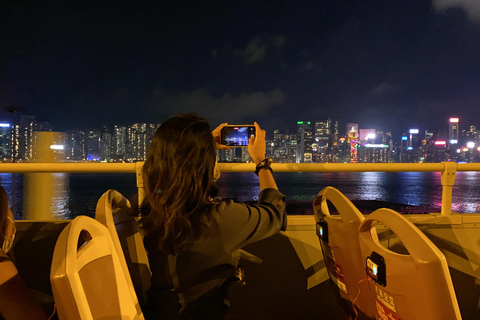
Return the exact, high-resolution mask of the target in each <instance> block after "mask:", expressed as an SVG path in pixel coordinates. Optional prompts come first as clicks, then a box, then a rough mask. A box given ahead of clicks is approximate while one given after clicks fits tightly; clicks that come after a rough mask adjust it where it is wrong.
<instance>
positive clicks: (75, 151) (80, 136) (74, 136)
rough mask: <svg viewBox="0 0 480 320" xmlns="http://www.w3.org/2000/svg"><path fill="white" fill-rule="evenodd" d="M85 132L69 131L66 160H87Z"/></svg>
mask: <svg viewBox="0 0 480 320" xmlns="http://www.w3.org/2000/svg"><path fill="white" fill-rule="evenodd" d="M85 137H86V134H85V131H83V130H68V131H67V132H66V133H65V159H66V160H75V161H82V160H86V158H87V157H86V154H85V146H86V144H85Z"/></svg>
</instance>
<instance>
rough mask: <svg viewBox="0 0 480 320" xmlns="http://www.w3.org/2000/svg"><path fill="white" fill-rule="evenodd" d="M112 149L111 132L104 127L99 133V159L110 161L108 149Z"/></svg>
mask: <svg viewBox="0 0 480 320" xmlns="http://www.w3.org/2000/svg"><path fill="white" fill-rule="evenodd" d="M111 149H112V134H111V133H110V132H109V131H108V129H106V128H104V129H103V130H102V133H101V134H100V159H101V160H102V161H107V162H108V161H110V151H111Z"/></svg>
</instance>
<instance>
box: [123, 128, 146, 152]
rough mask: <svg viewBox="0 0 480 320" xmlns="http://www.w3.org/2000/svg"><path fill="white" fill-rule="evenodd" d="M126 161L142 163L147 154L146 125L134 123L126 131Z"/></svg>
mask: <svg viewBox="0 0 480 320" xmlns="http://www.w3.org/2000/svg"><path fill="white" fill-rule="evenodd" d="M127 141H128V144H127V159H128V160H129V161H142V160H144V159H145V157H146V154H147V124H146V123H134V124H132V125H131V126H129V127H128V129H127Z"/></svg>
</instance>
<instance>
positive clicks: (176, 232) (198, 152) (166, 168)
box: [140, 113, 218, 253]
mask: <svg viewBox="0 0 480 320" xmlns="http://www.w3.org/2000/svg"><path fill="white" fill-rule="evenodd" d="M215 163H216V148H215V142H214V140H213V136H212V131H211V129H210V125H209V124H208V122H207V120H206V119H205V118H203V117H201V116H199V115H197V114H191V113H184V114H180V115H177V116H174V117H172V118H170V119H168V120H167V121H165V122H164V123H163V124H162V125H161V126H160V127H159V128H158V130H157V131H156V132H155V135H154V137H153V140H152V143H151V145H150V148H149V150H148V153H147V159H146V161H145V164H144V166H143V179H144V187H145V198H144V201H143V203H142V204H141V208H140V212H141V214H142V219H141V225H142V228H144V229H145V230H146V231H147V233H148V232H150V231H155V233H158V235H159V249H161V250H163V251H164V252H167V253H174V252H178V251H181V250H184V249H186V248H188V246H189V245H190V244H191V243H192V242H193V241H195V240H196V239H198V237H200V236H201V235H202V234H205V233H206V232H208V230H209V229H210V225H211V221H212V219H211V218H212V217H211V214H210V210H208V208H209V206H211V205H212V204H213V197H214V196H215V195H216V192H217V190H218V189H217V187H216V186H215V184H214V168H215Z"/></svg>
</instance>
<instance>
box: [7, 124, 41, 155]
mask: <svg viewBox="0 0 480 320" xmlns="http://www.w3.org/2000/svg"><path fill="white" fill-rule="evenodd" d="M35 130H36V121H35V116H28V115H21V116H20V121H19V122H18V123H16V124H15V125H14V127H13V132H12V149H13V151H12V155H13V157H14V158H15V159H17V160H30V159H32V158H33V133H34V131H35Z"/></svg>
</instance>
